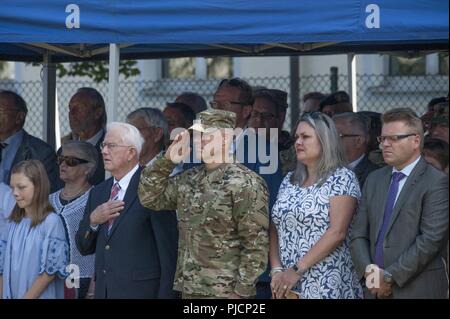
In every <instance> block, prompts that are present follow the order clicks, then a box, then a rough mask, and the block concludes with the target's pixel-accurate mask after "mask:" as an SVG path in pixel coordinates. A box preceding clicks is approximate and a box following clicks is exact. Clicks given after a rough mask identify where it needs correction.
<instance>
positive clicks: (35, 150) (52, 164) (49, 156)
mask: <svg viewBox="0 0 450 319" xmlns="http://www.w3.org/2000/svg"><path fill="white" fill-rule="evenodd" d="M31 159H36V160H40V161H41V162H42V164H44V167H45V170H46V172H47V175H48V179H49V181H50V192H51V193H53V192H56V191H57V190H58V182H57V181H58V179H59V169H58V164H57V163H56V154H55V150H54V149H53V148H52V147H51V146H50V145H48V144H47V143H45V142H44V141H43V140H41V139H39V138H37V137H34V136H31V135H30V134H28V133H27V132H26V131H25V130H24V134H23V140H22V144H21V145H20V146H19V149H18V150H17V153H16V155H15V157H14V160H13V162H12V166H11V168H13V167H14V165H16V164H17V163H19V162H21V161H25V160H31ZM10 180H11V172H10V173H9V175H8V177H7V178H6V181H7V184H9V182H10Z"/></svg>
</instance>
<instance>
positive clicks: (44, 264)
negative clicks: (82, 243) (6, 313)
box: [0, 160, 69, 299]
mask: <svg viewBox="0 0 450 319" xmlns="http://www.w3.org/2000/svg"><path fill="white" fill-rule="evenodd" d="M11 188H12V190H13V195H14V197H15V199H16V206H15V207H14V209H13V212H12V213H11V216H10V217H9V222H8V226H7V231H6V232H4V233H3V235H2V236H1V238H0V298H3V299H18V298H26V299H38V298H40V299H54V298H63V297H64V278H65V277H66V276H67V274H66V266H67V264H68V261H69V246H68V244H67V238H66V233H65V230H64V226H63V223H62V221H61V218H60V217H59V216H58V215H56V214H55V213H53V212H52V211H53V209H52V207H51V206H50V203H49V200H48V195H49V190H50V183H49V180H48V177H47V174H46V172H45V169H44V166H43V165H42V163H41V162H39V161H37V160H29V161H23V162H20V163H18V164H17V165H16V166H14V168H13V169H12V174H11Z"/></svg>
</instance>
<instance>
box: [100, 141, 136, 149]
mask: <svg viewBox="0 0 450 319" xmlns="http://www.w3.org/2000/svg"><path fill="white" fill-rule="evenodd" d="M117 147H131V146H130V145H119V144H117V143H105V142H103V143H102V144H100V149H101V150H103V149H105V148H109V149H110V150H111V151H112V150H114V149H116V148H117Z"/></svg>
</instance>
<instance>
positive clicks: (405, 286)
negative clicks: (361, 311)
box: [350, 108, 448, 299]
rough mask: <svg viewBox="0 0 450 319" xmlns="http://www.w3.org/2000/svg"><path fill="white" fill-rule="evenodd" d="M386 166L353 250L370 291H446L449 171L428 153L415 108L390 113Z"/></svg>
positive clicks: (368, 199)
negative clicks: (431, 162)
mask: <svg viewBox="0 0 450 319" xmlns="http://www.w3.org/2000/svg"><path fill="white" fill-rule="evenodd" d="M382 122H383V127H382V132H381V136H380V137H379V138H378V140H379V142H380V148H381V149H382V151H383V157H384V160H385V162H386V163H387V164H388V165H387V166H386V167H383V168H381V169H378V170H376V171H374V172H372V173H371V174H370V175H369V176H368V178H367V180H366V183H365V185H364V189H363V192H362V198H361V202H360V207H359V212H358V213H357V214H356V216H355V220H354V224H353V230H352V234H351V243H350V249H351V254H352V258H353V262H354V264H355V267H356V269H357V271H358V274H359V275H360V278H363V277H364V278H365V279H366V287H367V288H368V291H367V290H366V297H368V298H371V297H372V298H373V297H377V298H398V299H400V298H446V297H447V290H448V280H447V277H446V273H445V263H444V260H443V258H442V256H443V254H444V249H445V245H444V244H445V242H446V240H447V239H448V177H447V176H446V175H445V174H444V173H442V172H440V171H438V170H436V169H435V168H434V167H432V166H431V165H429V164H428V163H426V162H425V160H424V159H423V157H422V156H421V151H422V148H423V128H422V123H421V121H420V119H419V118H418V117H417V115H416V114H415V113H414V112H413V111H412V110H410V109H407V108H403V109H394V110H391V111H388V112H386V113H384V114H383V116H382Z"/></svg>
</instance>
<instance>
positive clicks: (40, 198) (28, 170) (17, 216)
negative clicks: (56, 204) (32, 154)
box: [9, 160, 53, 227]
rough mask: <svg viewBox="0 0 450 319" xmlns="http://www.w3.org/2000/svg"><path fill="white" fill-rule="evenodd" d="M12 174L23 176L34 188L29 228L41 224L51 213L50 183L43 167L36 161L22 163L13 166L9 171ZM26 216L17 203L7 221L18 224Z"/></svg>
mask: <svg viewBox="0 0 450 319" xmlns="http://www.w3.org/2000/svg"><path fill="white" fill-rule="evenodd" d="M12 174H23V175H25V176H26V177H27V178H28V179H29V180H30V181H31V183H32V184H33V186H34V194H33V205H34V207H33V215H32V216H30V218H31V227H35V226H37V225H39V224H40V223H42V222H43V221H44V220H45V218H46V217H47V216H48V215H49V214H50V213H51V212H52V211H53V208H52V206H51V205H50V202H49V200H48V196H49V194H50V182H49V180H48V176H47V172H46V171H45V169H44V165H43V164H42V163H41V162H40V161H38V160H27V161H22V162H20V163H18V164H17V165H15V166H14V167H13V168H12V170H11V175H12ZM25 216H26V214H25V209H24V208H20V207H19V206H18V205H17V203H16V205H15V206H14V209H13V211H12V213H11V216H10V217H9V220H11V221H13V222H15V223H20V222H21V221H22V219H23V218H24V217H25Z"/></svg>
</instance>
